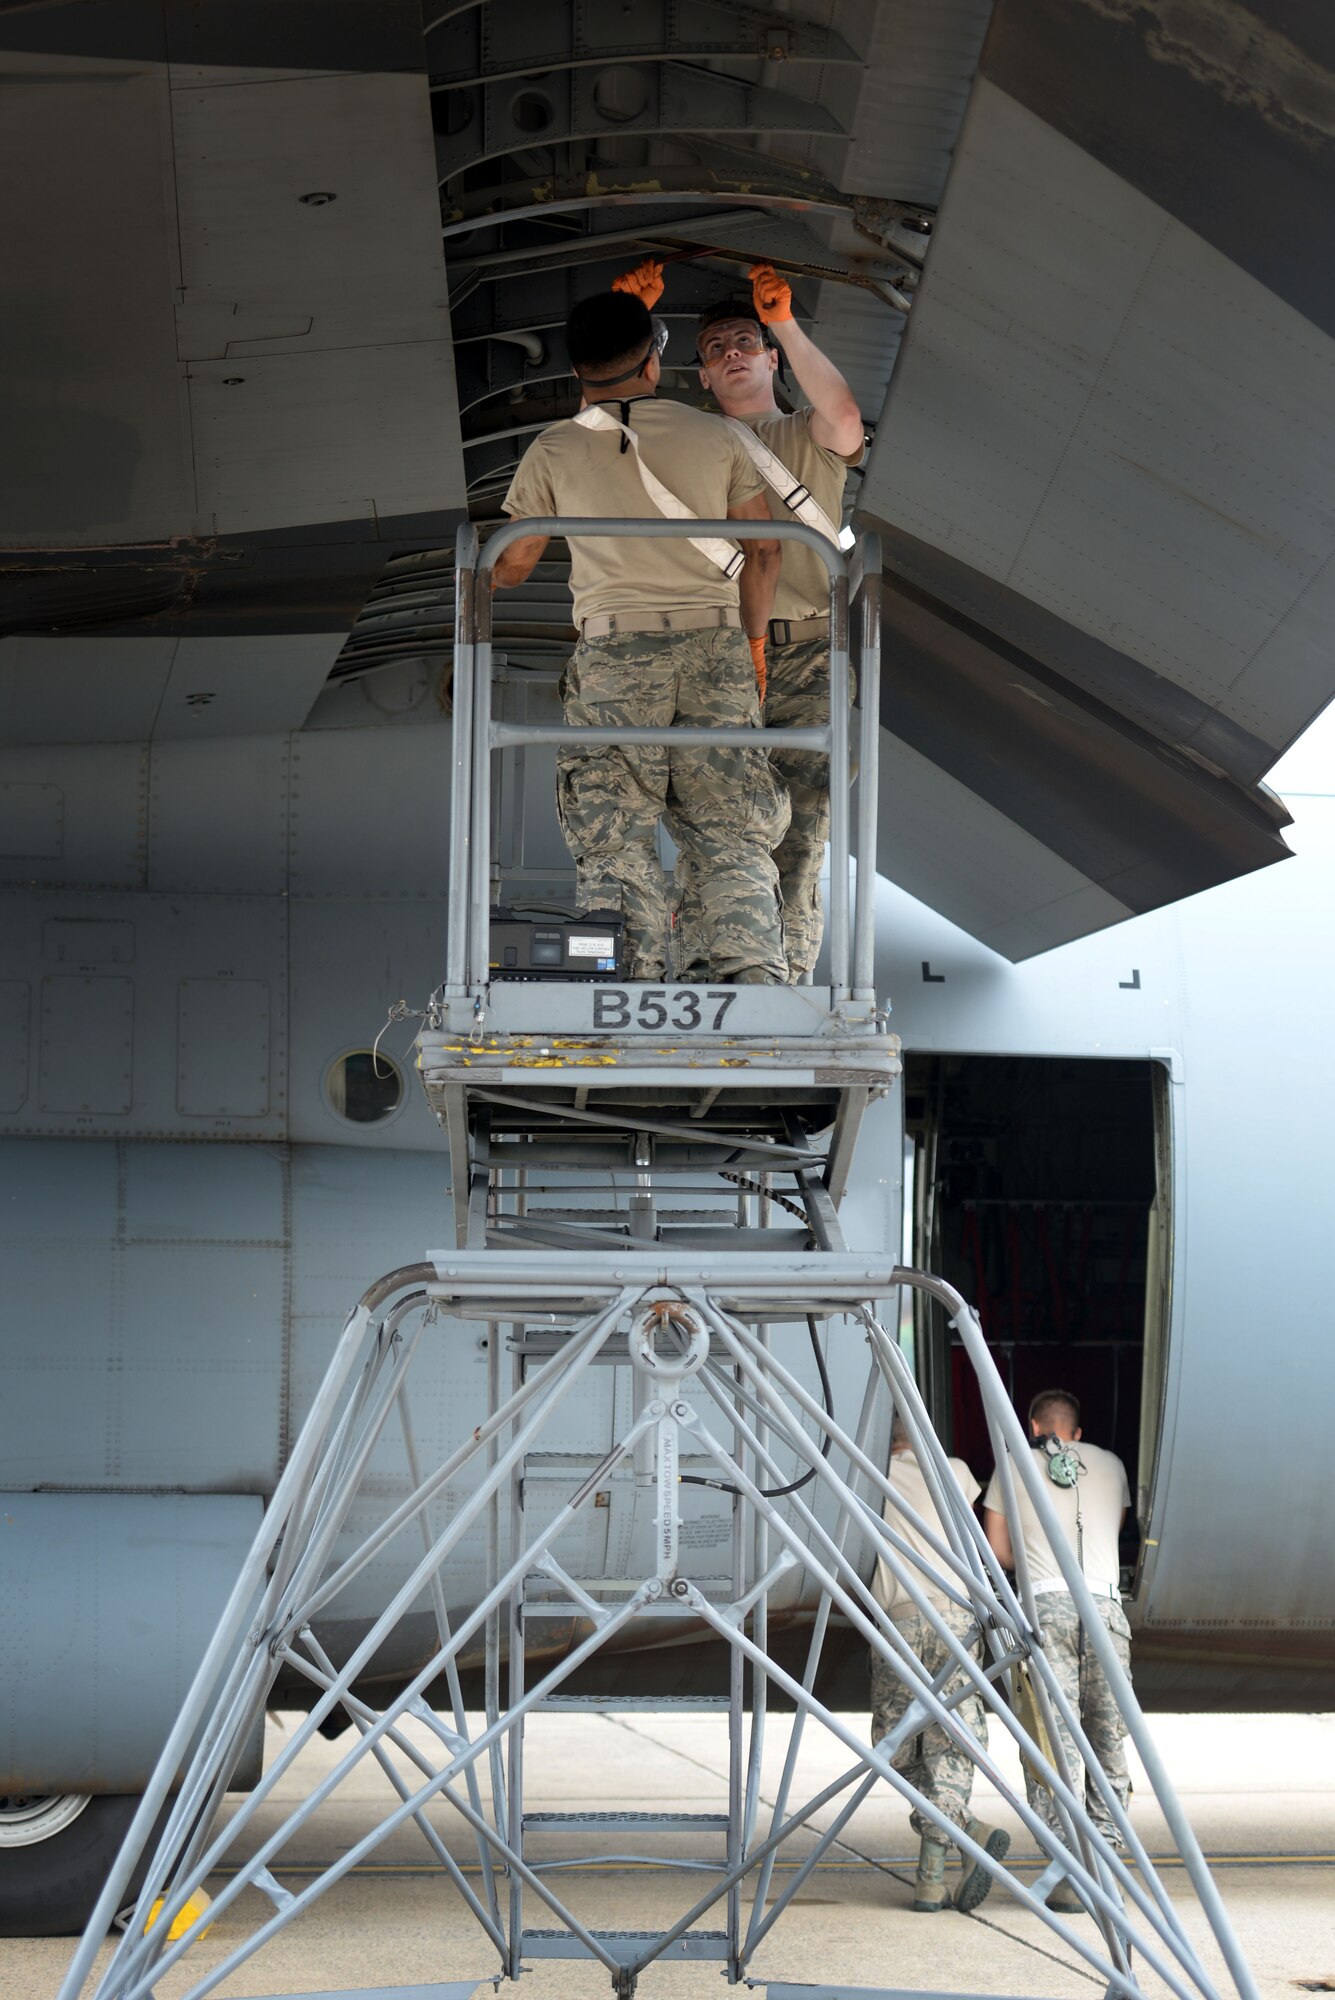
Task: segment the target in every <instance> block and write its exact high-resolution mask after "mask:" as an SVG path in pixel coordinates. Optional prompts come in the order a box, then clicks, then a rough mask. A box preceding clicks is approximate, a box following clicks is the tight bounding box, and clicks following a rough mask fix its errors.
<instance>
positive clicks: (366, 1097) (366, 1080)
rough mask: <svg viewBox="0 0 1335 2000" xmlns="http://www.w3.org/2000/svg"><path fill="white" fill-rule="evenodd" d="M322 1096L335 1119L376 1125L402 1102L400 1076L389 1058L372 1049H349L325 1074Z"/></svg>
mask: <svg viewBox="0 0 1335 2000" xmlns="http://www.w3.org/2000/svg"><path fill="white" fill-rule="evenodd" d="M324 1094H325V1098H326V1100H327V1102H328V1105H329V1108H330V1110H331V1111H332V1112H333V1113H334V1116H335V1117H336V1118H346V1119H347V1120H348V1122H349V1123H350V1124H352V1125H378V1124H379V1123H380V1121H381V1120H382V1119H383V1118H392V1117H393V1115H394V1113H395V1112H396V1111H397V1110H398V1108H399V1106H400V1105H401V1104H402V1102H403V1073H402V1071H401V1070H400V1069H399V1066H398V1064H397V1063H396V1062H395V1061H394V1060H393V1058H392V1057H391V1056H387V1055H385V1054H384V1053H383V1052H377V1051H375V1050H373V1049H349V1050H348V1051H347V1053H346V1054H345V1055H341V1056H338V1057H336V1058H335V1060H334V1061H333V1062H332V1063H330V1065H329V1068H328V1070H327V1071H326V1072H325V1080H324Z"/></svg>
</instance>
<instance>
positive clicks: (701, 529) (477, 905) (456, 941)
mask: <svg viewBox="0 0 1335 2000" xmlns="http://www.w3.org/2000/svg"><path fill="white" fill-rule="evenodd" d="M529 535H547V536H552V535H561V536H566V535H578V536H580V537H581V538H584V537H598V536H609V537H618V538H637V537H643V536H650V537H659V536H662V537H667V538H668V539H676V540H681V539H683V538H687V539H689V538H691V537H697V536H720V537H723V538H726V539H729V540H733V541H748V540H750V541H755V540H766V541H769V540H774V541H781V542H802V543H804V544H805V545H806V546H807V547H808V548H811V549H814V550H815V552H816V554H817V555H818V556H819V557H820V558H821V560H822V562H823V563H824V564H825V567H826V569H827V570H828V572H829V576H830V712H829V717H828V720H827V721H826V722H825V723H824V724H823V725H821V726H820V727H816V728H803V729H798V728H792V729H697V728H688V727H684V726H680V725H679V726H677V727H675V728H674V727H671V726H669V727H666V728H663V729H615V730H613V729H578V728H572V727H570V726H568V725H559V726H558V725H552V724H546V725H539V724H520V723H512V722H497V721H496V720H495V718H494V717H493V715H492V700H491V690H492V641H491V630H492V628H491V602H492V591H491V572H492V569H493V568H494V567H495V564H496V560H497V557H498V556H500V555H501V554H502V552H503V551H504V550H505V549H506V548H508V547H509V545H510V543H511V542H514V541H518V540H520V539H521V538H522V537H525V536H529ZM454 574H455V641H454V738H453V791H452V794H451V799H450V860H449V917H448V927H447V935H446V965H445V992H446V995H447V996H448V997H450V998H454V999H458V998H462V997H463V996H465V995H468V996H471V997H476V996H479V995H481V994H482V993H483V992H484V990H485V988H486V987H487V985H488V984H489V982H490V978H491V970H490V952H489V938H488V926H489V913H490V907H491V759H492V754H493V752H495V751H497V750H502V749H509V748H512V747H515V746H518V745H520V744H561V743H564V742H566V741H567V740H568V739H569V740H571V741H579V742H582V743H584V744H586V745H588V746H589V747H593V746H594V745H598V744H608V743H643V744H668V743H671V744H673V745H675V746H676V747H678V748H682V747H685V746H692V747H693V746H697V745H698V746H699V747H700V748H715V749H719V748H724V747H726V748H741V749H748V750H749V749H755V748H757V747H759V746H761V745H763V746H764V747H766V748H777V747H778V746H779V745H780V744H782V745H784V746H785V747H786V748H787V749H789V750H813V751H818V752H823V753H824V754H825V755H827V756H828V757H829V760H830V908H829V930H828V943H829V949H830V986H831V1000H832V1002H833V1003H834V1004H836V1005H837V1004H838V1002H839V1001H841V1000H844V999H847V998H849V997H851V998H853V999H854V1000H873V999H874V998H875V992H874V987H873V957H874V952H875V941H876V940H875V901H876V897H875V891H876V810H877V777H878V758H877V750H878V743H877V724H878V721H879V713H880V702H879V694H880V641H881V594H880V578H881V543H880V537H879V536H878V535H870V534H869V535H863V536H861V537H860V538H859V541H858V542H857V544H856V546H855V548H854V550H853V552H852V560H851V561H849V560H846V559H845V557H844V555H843V554H842V552H841V551H840V550H838V549H836V548H834V547H832V546H831V544H830V543H829V542H828V541H826V540H825V538H824V536H823V535H820V534H818V533H817V532H816V530H815V529H814V528H808V527H807V526H805V524H804V523H802V522H799V521H668V520H640V519H635V520H606V519H599V518H589V519H583V518H579V517H575V516H556V515H552V516H542V517H540V518H535V519H531V520H521V521H509V522H507V523H506V524H505V525H504V526H503V527H501V528H498V529H497V530H496V531H495V533H494V534H492V535H491V536H490V537H489V539H488V541H487V545H486V547H485V548H482V547H480V544H479V540H478V533H477V529H476V528H475V527H474V526H473V525H472V523H471V522H469V523H465V524H464V526H462V527H461V528H460V529H459V533H458V537H457V540H456V544H455V570H454ZM850 610H851V611H852V612H853V613H854V614H855V617H854V619H853V625H854V629H855V630H856V634H857V665H858V670H859V674H860V685H861V688H862V695H863V699H862V708H861V710H860V726H859V732H858V762H859V766H860V775H859V790H858V812H857V823H856V828H855V829H854V828H853V827H852V825H851V810H850V792H851V786H852V766H851V764H850V758H849V752H850V731H849V714H848V711H849V631H850ZM850 859H851V860H852V861H853V862H855V863H856V865H857V887H856V900H855V901H852V899H851V898H850V887H849V867H850ZM851 902H852V909H853V917H852V923H851V925H850V903H851ZM850 939H851V949H850Z"/></svg>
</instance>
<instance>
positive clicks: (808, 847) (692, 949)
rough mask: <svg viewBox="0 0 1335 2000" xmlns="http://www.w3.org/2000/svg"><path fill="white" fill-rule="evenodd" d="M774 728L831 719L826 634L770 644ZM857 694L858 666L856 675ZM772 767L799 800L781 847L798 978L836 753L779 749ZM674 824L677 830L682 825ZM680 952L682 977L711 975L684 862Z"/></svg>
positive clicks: (768, 722) (816, 920) (815, 907)
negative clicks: (706, 969)
mask: <svg viewBox="0 0 1335 2000" xmlns="http://www.w3.org/2000/svg"><path fill="white" fill-rule="evenodd" d="M765 663H766V667H767V670H768V684H767V687H766V691H765V727H766V728H767V729H798V728H801V729H810V728H813V727H821V726H823V725H824V724H825V723H826V722H827V721H828V720H829V706H830V647H829V641H828V640H827V639H824V638H821V639H794V640H792V641H791V642H790V643H789V644H788V645H786V646H776V645H773V644H770V645H767V646H766V648H765ZM849 682H850V697H851V688H852V674H851V673H850V675H849ZM770 768H771V770H772V771H773V772H774V774H775V776H776V777H777V778H778V779H779V780H780V782H781V783H782V784H783V785H785V786H786V788H787V791H788V797H789V800H790V802H791V805H792V818H791V820H790V823H789V827H788V831H787V833H786V834H785V835H784V837H783V839H782V841H781V842H780V844H779V846H778V847H777V848H776V849H775V851H774V864H775V866H776V868H777V869H778V871H779V894H780V896H781V897H782V899H783V951H784V957H785V959H786V960H787V962H788V978H789V981H790V982H791V983H793V984H796V982H797V980H798V979H799V978H800V977H801V976H802V974H803V973H804V972H814V970H815V967H816V960H817V958H818V957H819V956H820V943H821V935H822V932H823V930H824V924H825V917H824V910H823V908H822V904H821V893H820V878H821V870H822V869H823V868H824V866H825V848H826V843H827V842H828V840H829V838H830V760H829V758H828V757H822V756H820V755H818V754H817V752H816V751H814V750H783V749H777V748H776V749H773V750H771V752H770ZM669 825H672V830H673V835H674V837H675V834H676V827H675V825H673V823H672V821H671V820H669ZM677 883H678V894H677V899H676V939H677V944H676V958H677V967H678V971H679V973H680V975H681V976H682V977H683V978H690V979H702V978H704V977H706V973H705V970H704V965H703V953H702V940H701V938H700V935H699V924H698V917H697V904H698V899H697V896H696V891H695V881H694V872H693V870H692V869H691V868H690V866H689V864H681V865H679V866H678V869H677Z"/></svg>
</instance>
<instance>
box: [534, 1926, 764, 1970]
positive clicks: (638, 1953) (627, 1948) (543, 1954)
mask: <svg viewBox="0 0 1335 2000" xmlns="http://www.w3.org/2000/svg"><path fill="white" fill-rule="evenodd" d="M589 1935H590V1937H595V1938H597V1940H598V1942H599V1944H600V1945H602V1946H603V1948H604V1949H605V1950H606V1951H609V1952H611V1954H612V1956H613V1957H614V1958H618V1959H620V1960H621V1961H622V1962H623V1964H633V1963H634V1962H635V1961H636V1960H637V1959H642V1958H650V1957H657V1956H660V1954H658V1953H655V1952H654V1951H653V1949H652V1947H653V1946H654V1945H655V1944H657V1943H658V1941H659V1939H660V1938H662V1937H663V1936H664V1935H665V1933H664V1932H662V1931H590V1933H589ZM729 1949H730V1948H729V1942H728V1933H727V1932H726V1931H683V1933H682V1935H681V1936H680V1937H679V1938H674V1939H673V1941H672V1943H671V1944H670V1945H669V1946H668V1947H667V1949H666V1950H665V1951H664V1952H663V1953H662V1954H661V1956H662V1957H663V1958H665V1959H672V1958H727V1957H728V1955H729ZM519 1951H520V1956H521V1958H587V1957H588V1955H589V1954H588V1952H587V1951H586V1949H585V1947H584V1945H583V1944H582V1943H581V1941H580V1939H579V1938H577V1937H576V1936H575V1934H574V1932H573V1931H525V1932H524V1933H523V1936H522V1939H521V1942H520V1947H519Z"/></svg>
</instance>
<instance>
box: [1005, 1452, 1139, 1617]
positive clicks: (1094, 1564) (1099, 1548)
mask: <svg viewBox="0 0 1335 2000" xmlns="http://www.w3.org/2000/svg"><path fill="white" fill-rule="evenodd" d="M1074 1450H1075V1451H1077V1452H1078V1453H1079V1455H1080V1461H1081V1464H1082V1465H1083V1466H1084V1468H1085V1470H1084V1472H1083V1473H1082V1474H1081V1476H1080V1478H1079V1479H1078V1480H1077V1481H1076V1483H1075V1485H1074V1486H1058V1485H1057V1484H1056V1483H1055V1481H1053V1480H1051V1479H1049V1477H1048V1470H1047V1453H1046V1452H1045V1451H1044V1450H1043V1449H1042V1448H1041V1446H1037V1445H1036V1446H1035V1447H1034V1464H1035V1466H1036V1467H1037V1469H1038V1472H1039V1474H1040V1476H1041V1478H1042V1480H1043V1491H1044V1493H1046V1495H1047V1497H1048V1499H1049V1500H1050V1501H1051V1502H1052V1505H1053V1507H1054V1508H1055V1509H1056V1513H1057V1520H1058V1522H1059V1523H1060V1525H1061V1531H1062V1533H1063V1535H1064V1536H1065V1537H1066V1540H1067V1542H1068V1543H1069V1544H1070V1547H1071V1550H1072V1552H1074V1551H1075V1549H1076V1546H1077V1537H1076V1512H1077V1508H1078V1510H1079V1516H1080V1521H1079V1526H1080V1536H1079V1545H1080V1547H1081V1549H1082V1551H1083V1562H1082V1565H1081V1566H1082V1568H1083V1570H1084V1574H1085V1581H1086V1583H1088V1584H1090V1585H1091V1586H1092V1587H1093V1588H1094V1589H1096V1590H1101V1591H1104V1592H1110V1593H1111V1594H1112V1595H1114V1596H1116V1595H1117V1569H1118V1563H1117V1536H1118V1533H1119V1531H1120V1529H1121V1526H1122V1512H1123V1509H1124V1508H1126V1507H1129V1506H1130V1505H1131V1489H1130V1487H1129V1486H1128V1485H1127V1483H1126V1468H1125V1466H1124V1465H1123V1464H1122V1461H1121V1459H1120V1458H1118V1457H1117V1456H1116V1454H1115V1453H1114V1452H1111V1451H1104V1449H1103V1447H1102V1446H1101V1445H1097V1444H1086V1443H1085V1442H1084V1440H1083V1438H1082V1439H1081V1440H1080V1442H1079V1443H1078V1444H1076V1445H1075V1446H1074ZM1015 1488H1016V1498H1017V1501H1018V1504H1019V1509H1020V1529H1021V1532H1022V1534H1023V1536H1024V1552H1025V1555H1026V1556H1027V1558H1028V1561H1029V1575H1030V1578H1031V1580H1032V1581H1033V1582H1034V1583H1052V1582H1060V1581H1061V1570H1060V1569H1059V1568H1058V1566H1057V1562H1056V1560H1055V1558H1054V1557H1053V1553H1052V1545H1051V1543H1050V1542H1049V1541H1048V1538H1047V1536H1046V1535H1045V1534H1044V1533H1043V1530H1042V1529H1041V1528H1040V1527H1039V1525H1038V1516H1037V1514H1036V1513H1035V1512H1034V1503H1033V1501H1032V1500H1031V1499H1030V1498H1029V1495H1028V1493H1027V1492H1026V1491H1025V1489H1024V1487H1023V1486H1022V1485H1021V1483H1020V1481H1019V1479H1018V1478H1017V1479H1016V1481H1015ZM983 1505H984V1506H985V1507H990V1508H991V1509H992V1512H993V1513H994V1514H1000V1513H1003V1512H1004V1511H1005V1504H1004V1501H1003V1498H1002V1489H1001V1480H1000V1478H999V1477H998V1475H997V1474H996V1473H995V1472H994V1473H993V1474H992V1482H991V1484H990V1485H989V1487H988V1489H987V1497H986V1498H985V1500H984V1501H983Z"/></svg>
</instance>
